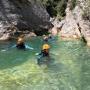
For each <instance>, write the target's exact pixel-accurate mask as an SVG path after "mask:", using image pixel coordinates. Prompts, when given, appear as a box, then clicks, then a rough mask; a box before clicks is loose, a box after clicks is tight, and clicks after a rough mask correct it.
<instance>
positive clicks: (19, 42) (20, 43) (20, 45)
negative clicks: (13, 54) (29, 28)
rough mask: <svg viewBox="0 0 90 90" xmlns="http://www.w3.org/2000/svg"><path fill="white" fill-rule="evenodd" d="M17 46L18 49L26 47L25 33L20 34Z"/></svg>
mask: <svg viewBox="0 0 90 90" xmlns="http://www.w3.org/2000/svg"><path fill="white" fill-rule="evenodd" d="M16 47H17V48H18V49H25V43H24V35H20V36H19V37H18V39H17V45H16Z"/></svg>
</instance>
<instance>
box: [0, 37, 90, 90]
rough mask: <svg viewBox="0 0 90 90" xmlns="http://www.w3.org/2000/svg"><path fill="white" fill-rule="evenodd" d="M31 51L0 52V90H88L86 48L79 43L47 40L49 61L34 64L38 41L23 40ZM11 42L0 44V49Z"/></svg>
mask: <svg viewBox="0 0 90 90" xmlns="http://www.w3.org/2000/svg"><path fill="white" fill-rule="evenodd" d="M26 43H27V44H28V45H30V46H31V47H33V48H34V50H26V51H23V50H17V49H16V48H13V49H8V50H7V51H0V90H90V48H88V47H86V46H85V45H84V43H83V42H81V41H61V40H59V39H56V40H55V41H50V42H49V43H50V45H51V49H50V56H51V60H50V61H49V62H48V64H46V63H45V64H42V65H41V66H39V65H38V64H37V56H36V55H35V54H36V53H38V52H40V48H41V45H42V43H43V42H42V39H41V38H40V37H37V38H32V39H30V40H28V41H26ZM12 45H14V42H0V50H3V49H7V48H8V47H11V46H12Z"/></svg>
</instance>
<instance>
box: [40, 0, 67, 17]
mask: <svg viewBox="0 0 90 90" xmlns="http://www.w3.org/2000/svg"><path fill="white" fill-rule="evenodd" d="M41 2H42V3H43V5H44V6H45V7H46V9H47V11H48V13H49V14H50V16H51V17H54V16H59V17H64V16H65V9H66V6H67V2H68V0H41Z"/></svg>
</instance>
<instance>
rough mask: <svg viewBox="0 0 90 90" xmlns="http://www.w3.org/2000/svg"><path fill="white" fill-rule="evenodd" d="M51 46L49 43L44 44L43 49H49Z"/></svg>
mask: <svg viewBox="0 0 90 90" xmlns="http://www.w3.org/2000/svg"><path fill="white" fill-rule="evenodd" d="M49 48H50V46H49V45H48V44H44V45H43V47H42V49H43V50H44V49H49Z"/></svg>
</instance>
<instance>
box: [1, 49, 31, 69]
mask: <svg viewBox="0 0 90 90" xmlns="http://www.w3.org/2000/svg"><path fill="white" fill-rule="evenodd" d="M13 52H14V53H13ZM30 54H31V52H30V51H24V50H17V49H14V50H11V51H9V52H8V51H5V52H3V53H2V54H0V57H3V58H1V59H0V69H5V68H12V67H15V66H18V65H21V64H23V63H24V62H26V61H27V60H30Z"/></svg>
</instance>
